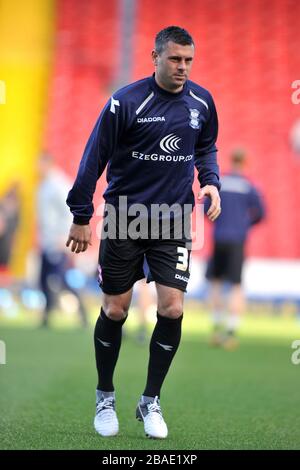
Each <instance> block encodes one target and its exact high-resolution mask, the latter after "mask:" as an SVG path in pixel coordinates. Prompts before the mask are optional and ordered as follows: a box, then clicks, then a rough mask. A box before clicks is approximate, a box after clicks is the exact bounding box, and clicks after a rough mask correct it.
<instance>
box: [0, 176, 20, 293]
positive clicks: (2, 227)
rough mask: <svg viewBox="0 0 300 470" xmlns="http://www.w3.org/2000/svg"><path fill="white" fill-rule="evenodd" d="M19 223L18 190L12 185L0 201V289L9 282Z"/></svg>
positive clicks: (17, 185)
mask: <svg viewBox="0 0 300 470" xmlns="http://www.w3.org/2000/svg"><path fill="white" fill-rule="evenodd" d="M19 221H20V190H19V184H18V183H13V184H12V185H11V187H10V188H9V189H8V190H7V191H6V193H5V194H4V196H3V197H2V199H1V200H0V287H1V286H8V285H9V284H10V282H11V275H10V267H9V265H10V261H11V254H12V250H13V246H14V241H15V234H16V231H17V228H18V225H19Z"/></svg>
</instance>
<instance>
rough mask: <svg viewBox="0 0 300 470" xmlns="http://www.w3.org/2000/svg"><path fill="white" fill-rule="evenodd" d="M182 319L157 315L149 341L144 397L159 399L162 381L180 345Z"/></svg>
mask: <svg viewBox="0 0 300 470" xmlns="http://www.w3.org/2000/svg"><path fill="white" fill-rule="evenodd" d="M182 317H183V315H181V317H179V318H176V319H172V318H167V317H163V316H161V315H159V313H157V323H156V325H155V328H154V331H153V334H152V338H151V341H150V358H149V365H148V377H147V384H146V388H145V391H144V393H143V395H144V396H147V397H155V396H158V397H159V395H160V389H161V387H162V384H163V381H164V379H165V377H166V375H167V372H168V370H169V367H170V365H171V362H172V359H173V357H174V356H175V353H176V351H177V349H178V346H179V343H180V338H181V322H182Z"/></svg>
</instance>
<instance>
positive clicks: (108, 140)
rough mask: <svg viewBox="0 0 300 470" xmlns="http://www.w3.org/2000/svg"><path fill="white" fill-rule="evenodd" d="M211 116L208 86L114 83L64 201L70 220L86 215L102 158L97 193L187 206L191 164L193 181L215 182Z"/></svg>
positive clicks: (115, 199)
mask: <svg viewBox="0 0 300 470" xmlns="http://www.w3.org/2000/svg"><path fill="white" fill-rule="evenodd" d="M217 134H218V118H217V113H216V109H215V105H214V102H213V99H212V97H211V95H210V93H209V92H208V91H207V90H205V89H204V88H202V87H200V86H199V85H197V84H196V83H193V82H192V81H189V80H188V81H187V82H186V83H185V84H184V87H183V90H182V91H181V92H179V93H170V92H168V91H165V90H163V89H162V88H160V87H159V86H158V85H157V83H156V81H155V78H154V75H153V76H152V77H148V78H145V79H142V80H139V81H137V82H135V83H132V84H130V85H128V86H126V87H124V88H121V89H120V90H118V91H117V92H115V93H114V94H113V96H112V97H111V98H110V100H109V101H108V103H107V104H106V106H105V107H104V108H103V110H102V112H101V114H100V116H99V118H98V120H97V122H96V125H95V128H94V129H93V131H92V134H91V136H90V138H89V140H88V142H87V145H86V148H85V150H84V153H83V157H82V159H81V162H80V166H79V171H78V174H77V178H76V180H75V183H74V185H73V187H72V189H71V191H70V192H69V195H68V198H67V204H68V206H69V207H70V210H71V212H72V213H73V216H74V223H77V224H87V223H88V222H89V220H90V218H91V217H92V215H93V211H94V207H93V194H94V191H95V188H96V183H97V180H98V178H99V177H100V176H101V174H102V173H103V171H104V169H105V167H106V165H107V182H108V186H107V188H106V191H105V193H104V199H105V200H106V202H107V203H110V204H112V205H114V206H116V207H118V201H119V196H127V198H128V206H130V205H132V204H135V203H142V204H145V205H146V206H147V208H148V209H150V206H151V204H163V203H165V204H169V205H172V204H175V203H177V204H180V205H182V206H183V205H184V204H191V205H194V195H193V192H192V184H193V180H194V165H195V166H196V168H197V170H198V178H199V182H200V184H201V186H202V187H203V186H205V185H207V184H211V185H214V186H216V187H217V188H218V189H219V188H220V183H219V169H218V165H217V159H216V153H217V148H216V139H217Z"/></svg>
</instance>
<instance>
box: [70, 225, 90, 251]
mask: <svg viewBox="0 0 300 470" xmlns="http://www.w3.org/2000/svg"><path fill="white" fill-rule="evenodd" d="M91 237H92V231H91V227H90V226H89V224H88V225H76V224H72V225H71V228H70V233H69V238H68V241H67V243H66V246H67V247H69V245H70V243H71V242H72V244H71V251H72V252H73V253H74V252H75V253H81V252H83V251H86V250H87V248H88V246H89V245H91V244H92V243H91Z"/></svg>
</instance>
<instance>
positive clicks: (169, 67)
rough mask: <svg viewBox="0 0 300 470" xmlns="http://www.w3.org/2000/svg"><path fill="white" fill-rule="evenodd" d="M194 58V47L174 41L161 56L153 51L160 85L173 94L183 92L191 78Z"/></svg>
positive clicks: (170, 42) (169, 42)
mask: <svg viewBox="0 0 300 470" xmlns="http://www.w3.org/2000/svg"><path fill="white" fill-rule="evenodd" d="M193 58H194V46H193V45H190V46H182V45H181V44H176V43H175V42H173V41H168V43H167V45H166V46H165V48H164V50H163V51H162V52H161V54H157V52H156V51H152V59H153V63H154V65H155V78H156V81H157V83H158V85H160V86H161V87H162V88H164V89H165V90H167V91H171V92H173V93H176V92H179V91H181V90H182V88H183V85H184V83H185V82H186V81H187V79H188V77H189V74H190V71H191V68H192V63H193Z"/></svg>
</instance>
